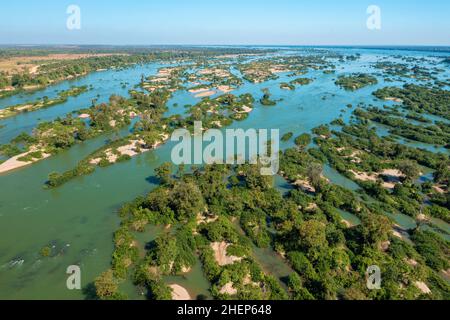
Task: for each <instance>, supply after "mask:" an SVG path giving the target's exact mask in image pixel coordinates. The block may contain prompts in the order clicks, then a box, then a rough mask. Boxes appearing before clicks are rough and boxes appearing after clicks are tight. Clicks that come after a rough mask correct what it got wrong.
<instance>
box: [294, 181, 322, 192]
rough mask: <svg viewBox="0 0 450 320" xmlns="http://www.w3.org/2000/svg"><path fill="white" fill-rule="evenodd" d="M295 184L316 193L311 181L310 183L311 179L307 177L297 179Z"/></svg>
mask: <svg viewBox="0 0 450 320" xmlns="http://www.w3.org/2000/svg"><path fill="white" fill-rule="evenodd" d="M293 185H294V186H296V187H298V188H300V189H301V190H303V191H306V192H311V193H315V192H316V189H315V188H314V187H313V186H312V185H311V183H309V181H308V180H307V179H302V178H300V179H297V180H296V181H295V182H294V183H293Z"/></svg>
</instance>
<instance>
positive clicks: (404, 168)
mask: <svg viewBox="0 0 450 320" xmlns="http://www.w3.org/2000/svg"><path fill="white" fill-rule="evenodd" d="M398 169H399V170H400V171H401V172H402V173H403V174H404V175H405V177H406V180H407V181H414V180H416V179H417V178H418V177H419V176H420V168H419V166H418V165H417V163H416V162H414V161H411V160H404V161H402V162H400V163H399V164H398Z"/></svg>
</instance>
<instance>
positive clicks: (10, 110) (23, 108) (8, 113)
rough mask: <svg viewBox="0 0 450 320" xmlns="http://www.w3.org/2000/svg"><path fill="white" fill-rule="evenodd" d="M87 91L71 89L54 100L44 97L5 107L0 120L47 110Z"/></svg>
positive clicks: (0, 111) (79, 88)
mask: <svg viewBox="0 0 450 320" xmlns="http://www.w3.org/2000/svg"><path fill="white" fill-rule="evenodd" d="M87 90H89V88H88V87H87V86H82V87H72V88H70V89H68V90H66V91H61V92H59V93H58V97H56V98H54V99H49V98H48V97H44V98H42V99H39V100H38V101H35V102H27V103H23V104H20V105H15V106H11V107H7V108H5V109H0V119H4V118H9V117H14V116H16V115H18V114H20V113H26V112H32V111H36V110H40V109H44V108H49V107H51V106H55V105H58V104H62V103H64V102H66V101H67V100H68V98H69V97H77V96H79V95H80V94H82V93H84V92H86V91H87Z"/></svg>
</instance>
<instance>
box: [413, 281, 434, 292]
mask: <svg viewBox="0 0 450 320" xmlns="http://www.w3.org/2000/svg"><path fill="white" fill-rule="evenodd" d="M414 285H415V286H416V287H417V288H418V289H419V290H420V291H422V293H424V294H430V293H431V290H430V288H428V286H427V285H426V283H425V282H422V281H416V282H414Z"/></svg>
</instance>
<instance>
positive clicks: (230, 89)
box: [217, 86, 234, 93]
mask: <svg viewBox="0 0 450 320" xmlns="http://www.w3.org/2000/svg"><path fill="white" fill-rule="evenodd" d="M217 90H219V91H222V92H223V93H228V92H231V91H233V90H234V89H233V88H231V87H230V86H218V87H217Z"/></svg>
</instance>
